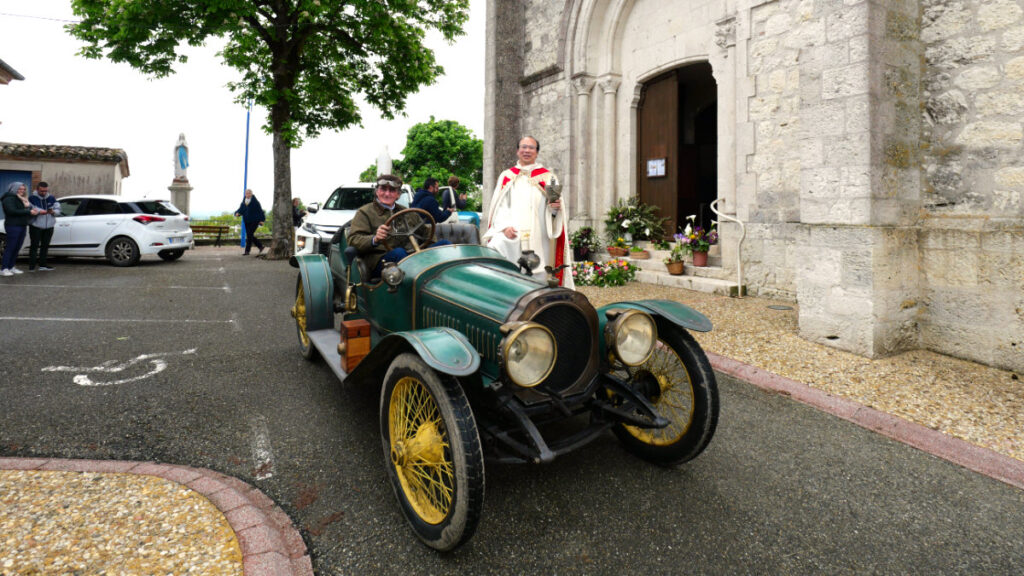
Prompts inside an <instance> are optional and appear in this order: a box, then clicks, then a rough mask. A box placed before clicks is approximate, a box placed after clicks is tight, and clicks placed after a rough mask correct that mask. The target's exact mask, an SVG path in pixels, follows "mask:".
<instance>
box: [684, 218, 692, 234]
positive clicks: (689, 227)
mask: <svg viewBox="0 0 1024 576" xmlns="http://www.w3.org/2000/svg"><path fill="white" fill-rule="evenodd" d="M690 218H693V216H690ZM690 234H693V226H690V225H689V224H687V225H686V230H683V236H689V235H690Z"/></svg>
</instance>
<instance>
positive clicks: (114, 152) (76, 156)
mask: <svg viewBox="0 0 1024 576" xmlns="http://www.w3.org/2000/svg"><path fill="white" fill-rule="evenodd" d="M129 174H130V172H129V169H128V154H127V153H126V152H125V151H124V150H121V149H120V148H98V147H92V146H63V145H50V144H17V143H13V142H0V190H3V189H6V188H7V185H8V184H10V183H11V182H19V181H20V182H24V183H25V184H27V185H31V186H33V187H34V186H35V184H36V183H38V182H40V181H45V182H47V183H48V184H49V185H50V190H51V191H52V192H53V193H54V194H55V195H56V196H57V197H61V196H68V195H70V194H118V195H119V194H121V180H122V179H124V178H127V177H128V176H129Z"/></svg>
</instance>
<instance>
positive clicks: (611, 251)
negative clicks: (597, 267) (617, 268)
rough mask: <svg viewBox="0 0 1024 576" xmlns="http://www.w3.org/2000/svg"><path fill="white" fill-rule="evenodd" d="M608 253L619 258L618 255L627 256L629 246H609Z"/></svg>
mask: <svg viewBox="0 0 1024 576" xmlns="http://www.w3.org/2000/svg"><path fill="white" fill-rule="evenodd" d="M608 254H610V255H612V256H615V257H617V258H618V257H622V256H625V255H626V254H629V248H619V247H617V246H609V247H608Z"/></svg>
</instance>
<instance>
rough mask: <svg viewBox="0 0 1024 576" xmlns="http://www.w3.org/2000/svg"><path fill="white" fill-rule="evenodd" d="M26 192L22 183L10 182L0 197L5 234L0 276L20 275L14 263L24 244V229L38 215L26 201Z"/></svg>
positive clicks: (37, 211) (0, 260) (26, 189)
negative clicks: (5, 244)
mask: <svg viewBox="0 0 1024 576" xmlns="http://www.w3.org/2000/svg"><path fill="white" fill-rule="evenodd" d="M27 192H28V188H26V187H25V185H24V184H23V183H21V182H12V183H11V185H10V186H8V187H7V191H6V192H4V193H3V196H2V197H0V204H3V207H4V231H5V232H6V233H7V246H6V247H5V248H4V254H3V258H2V259H0V276H14V275H15V274H21V270H18V269H17V268H15V267H14V262H15V261H16V260H17V259H18V251H20V250H21V245H22V244H24V243H25V229H26V228H28V223H29V220H30V219H31V217H32V216H35V215H36V214H39V210H37V209H36V208H35V207H33V206H32V204H31V203H30V202H29V201H28V196H27V194H26V193H27Z"/></svg>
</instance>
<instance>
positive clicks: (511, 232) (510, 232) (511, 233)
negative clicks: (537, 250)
mask: <svg viewBox="0 0 1024 576" xmlns="http://www.w3.org/2000/svg"><path fill="white" fill-rule="evenodd" d="M501 232H502V233H503V234H505V238H508V239H509V240H515V239H516V238H517V237H518V236H519V235H518V233H517V232H516V229H515V228H513V227H511V226H509V227H508V228H505V229H504V230H502V231H501Z"/></svg>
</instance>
